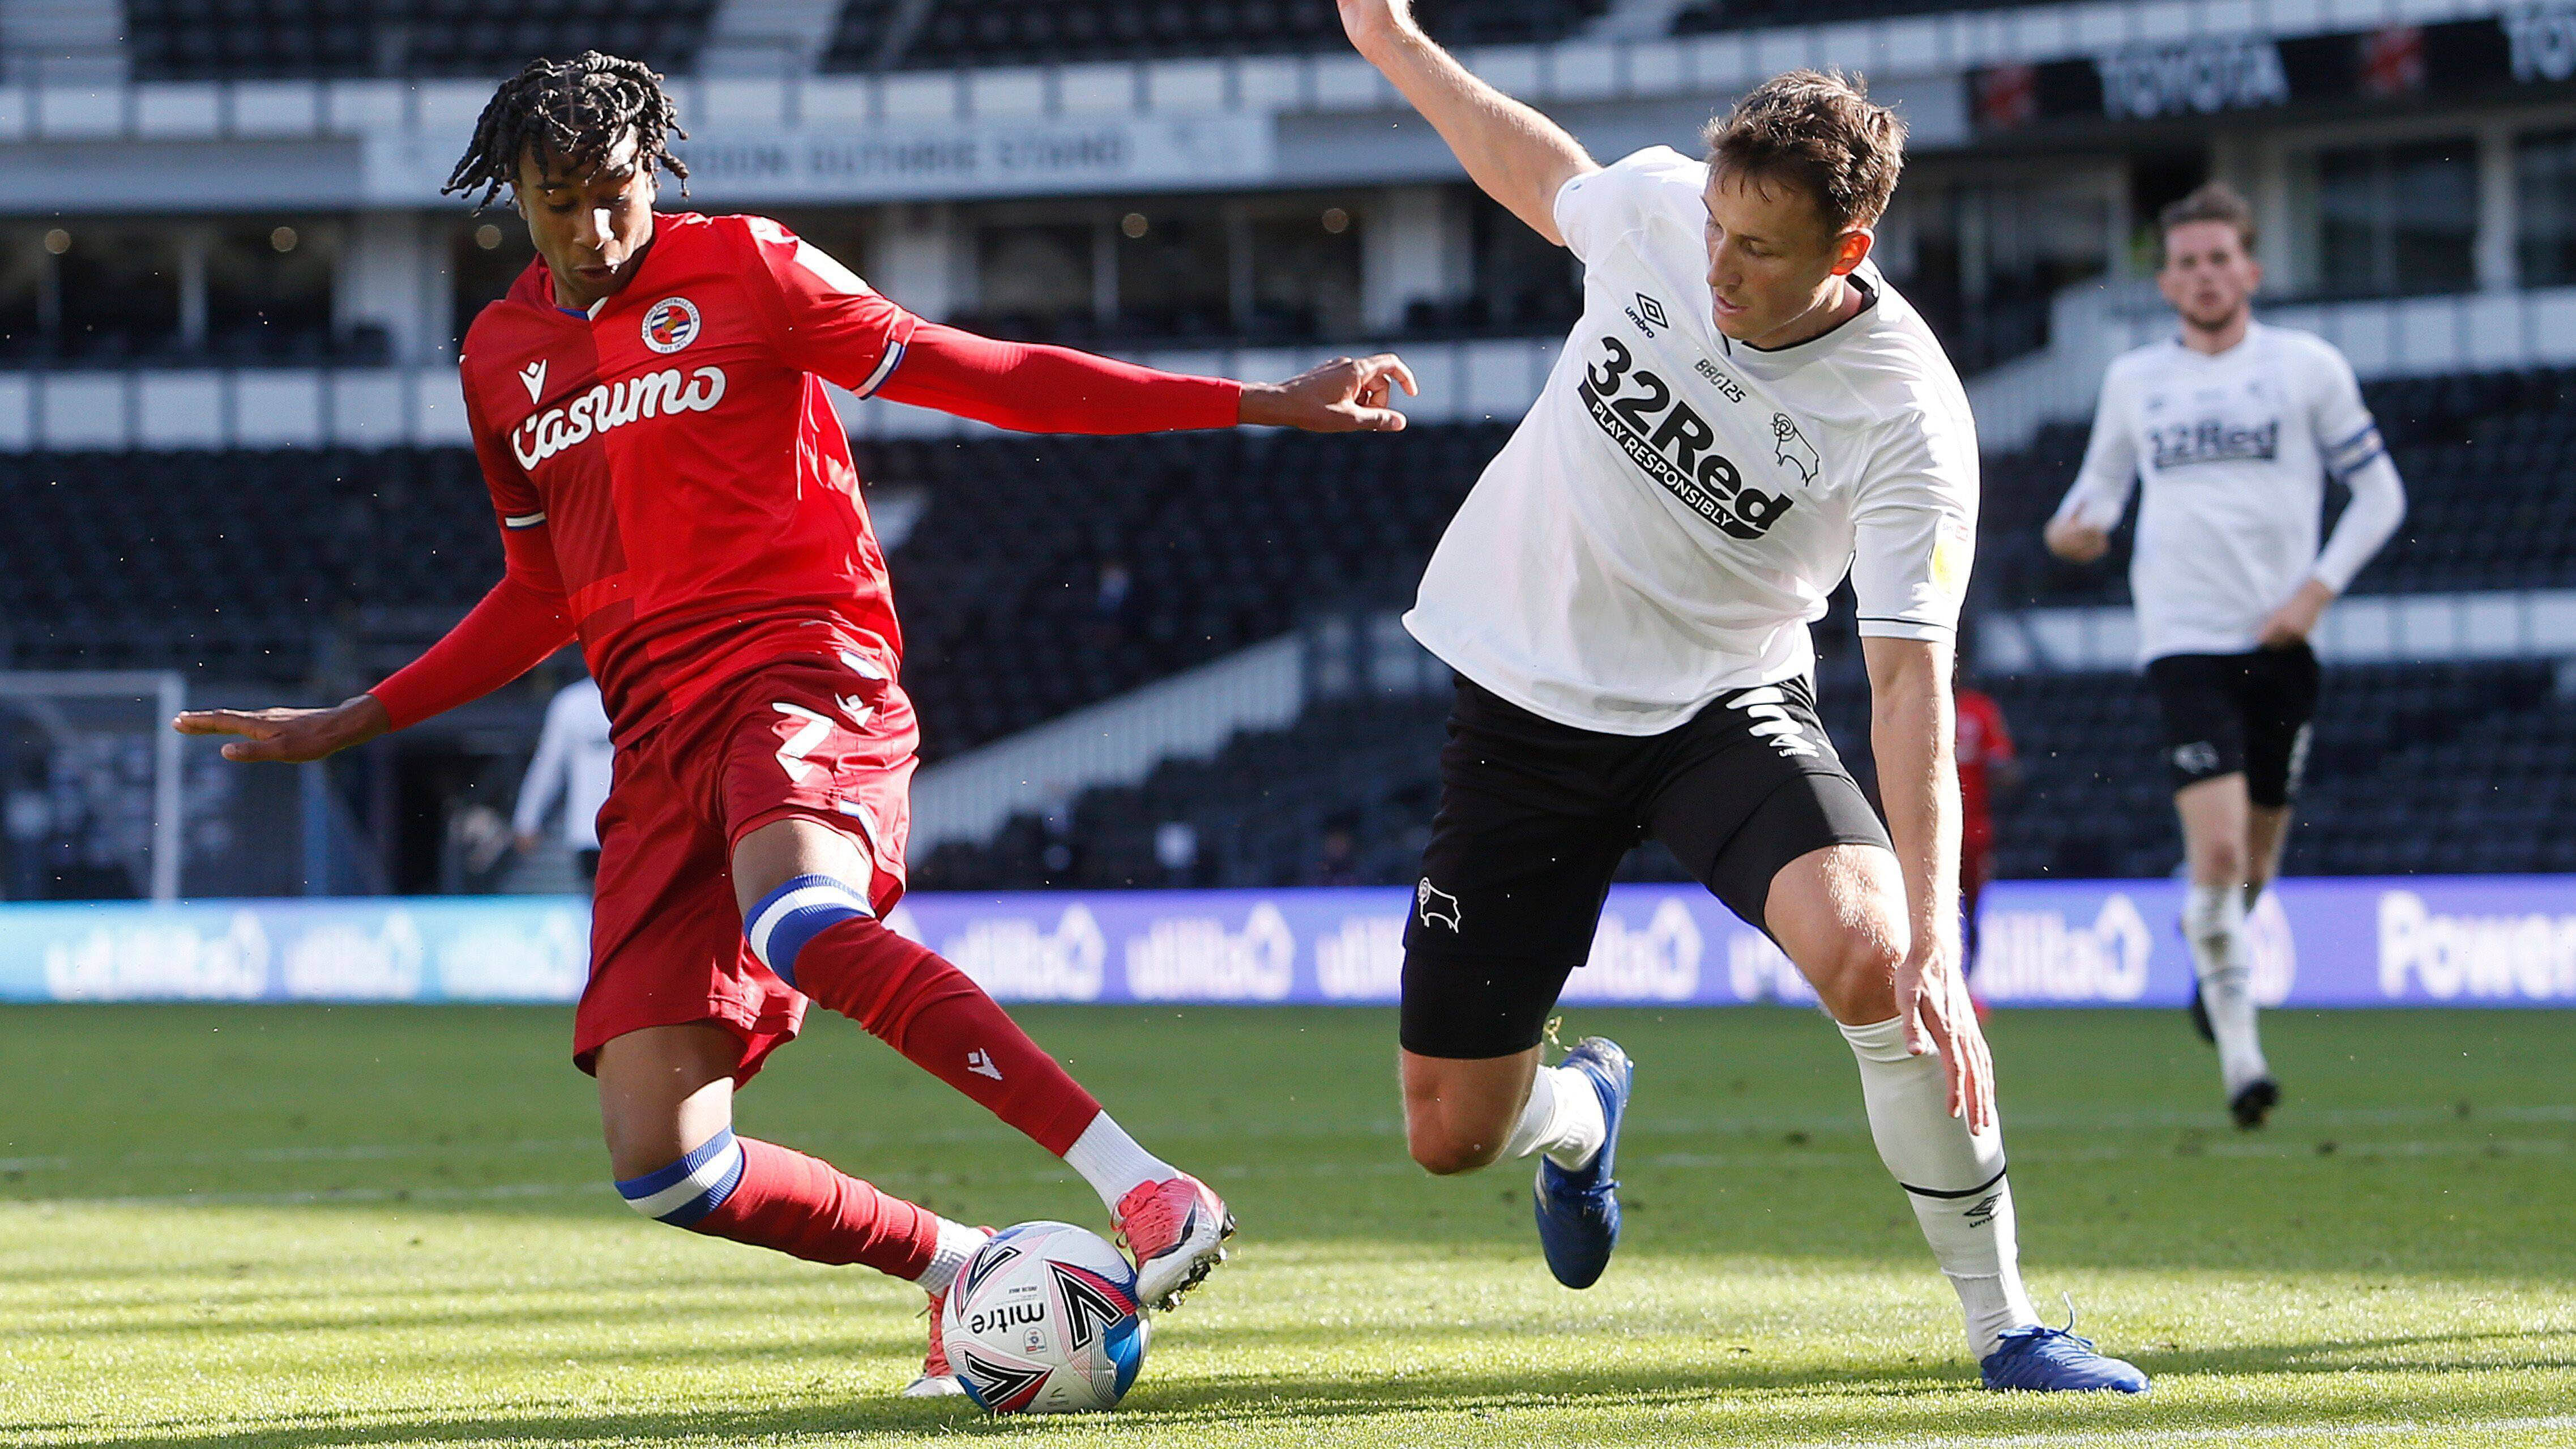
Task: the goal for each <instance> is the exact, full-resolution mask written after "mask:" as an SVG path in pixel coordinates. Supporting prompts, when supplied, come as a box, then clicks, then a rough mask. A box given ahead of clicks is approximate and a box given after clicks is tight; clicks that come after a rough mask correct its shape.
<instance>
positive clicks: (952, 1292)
mask: <svg viewBox="0 0 2576 1449" xmlns="http://www.w3.org/2000/svg"><path fill="white" fill-rule="evenodd" d="M1148 1336H1149V1335H1148V1330H1147V1326H1146V1323H1145V1315H1144V1314H1143V1313H1141V1312H1139V1311H1138V1308H1137V1303H1136V1270H1135V1269H1134V1268H1131V1267H1129V1266H1128V1263H1127V1259H1126V1256H1125V1255H1124V1254H1122V1253H1120V1252H1119V1251H1118V1250H1117V1249H1116V1248H1114V1247H1111V1246H1110V1245H1109V1241H1108V1239H1106V1238H1103V1237H1101V1236H1100V1235H1099V1234H1097V1233H1091V1232H1085V1231H1084V1230H1083V1229H1081V1228H1077V1227H1075V1226H1074V1225H1073V1224H1071V1223H1048V1222H1036V1223H1021V1224H1019V1225H1018V1226H1016V1227H1009V1228H1004V1229H1003V1230H1002V1231H1000V1232H998V1233H995V1234H994V1235H993V1236H992V1237H991V1238H990V1239H988V1240H987V1241H986V1242H985V1244H984V1246H983V1247H981V1248H978V1249H976V1250H975V1256H973V1257H971V1258H968V1259H967V1260H966V1266H965V1267H963V1268H961V1269H959V1270H958V1273H957V1281H956V1283H955V1284H954V1285H952V1286H951V1287H950V1288H949V1290H948V1304H947V1307H946V1308H945V1309H944V1310H942V1313H941V1318H940V1338H941V1340H942V1341H943V1342H944V1343H945V1344H946V1345H947V1348H948V1363H949V1367H950V1368H951V1369H952V1370H953V1371H954V1372H955V1373H956V1375H957V1379H958V1382H960V1383H962V1384H964V1385H965V1386H966V1392H967V1394H968V1396H970V1397H972V1398H973V1399H974V1400H975V1402H976V1403H977V1404H979V1405H981V1406H983V1408H984V1409H986V1410H987V1411H988V1412H991V1413H995V1414H1075V1413H1081V1412H1083V1411H1085V1410H1089V1409H1106V1408H1110V1407H1113V1406H1115V1405H1116V1404H1117V1402H1118V1401H1119V1400H1120V1399H1122V1398H1124V1397H1126V1394H1127V1389H1128V1386H1129V1385H1131V1384H1133V1383H1135V1382H1136V1371H1137V1370H1138V1369H1140V1368H1142V1367H1144V1365H1145V1340H1146V1338H1147V1337H1148Z"/></svg>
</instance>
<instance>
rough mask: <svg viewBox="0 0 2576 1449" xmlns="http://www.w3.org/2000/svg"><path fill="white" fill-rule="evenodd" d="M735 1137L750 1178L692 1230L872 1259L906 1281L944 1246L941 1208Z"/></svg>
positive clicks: (803, 1251) (811, 1255)
mask: <svg viewBox="0 0 2576 1449" xmlns="http://www.w3.org/2000/svg"><path fill="white" fill-rule="evenodd" d="M734 1140H735V1141H736V1142H739V1143H740V1144H741V1145H742V1177H741V1179H740V1180H739V1181H737V1182H736V1183H735V1184H734V1186H733V1190H732V1191H731V1192H729V1193H726V1194H725V1195H724V1196H723V1197H722V1198H721V1199H720V1200H719V1201H717V1202H716V1204H715V1205H714V1206H713V1207H712V1208H710V1209H709V1210H708V1211H707V1213H706V1215H705V1216H703V1217H701V1218H699V1219H698V1220H697V1221H695V1222H693V1223H690V1224H688V1225H687V1226H688V1227H690V1228H691V1229H692V1230H694V1231H697V1232H701V1233H705V1234H708V1235H709V1236H711V1237H718V1238H730V1239H732V1240H733V1241H735V1242H737V1243H749V1244H751V1245H753V1246H754V1247H760V1248H775V1249H777V1250H778V1251H779V1252H782V1253H787V1254H790V1255H792V1256H795V1257H799V1258H805V1259H808V1260H810V1261H812V1262H816V1263H864V1264H866V1265H867V1266H868V1267H871V1268H874V1269H876V1270H877V1271H878V1272H880V1273H886V1274H890V1275H892V1276H893V1277H897V1278H902V1279H906V1280H910V1279H914V1278H919V1277H920V1276H921V1275H922V1274H923V1273H924V1272H925V1271H927V1270H928V1269H929V1267H930V1261H931V1258H932V1257H933V1255H935V1254H936V1253H937V1251H938V1248H939V1216H938V1214H936V1213H933V1212H931V1211H930V1210H929V1209H927V1208H921V1207H915V1206H914V1205H913V1204H911V1203H908V1202H905V1201H904V1200H903V1199H901V1198H899V1197H888V1196H886V1195H885V1194H884V1193H881V1192H879V1191H877V1190H876V1189H875V1188H873V1187H870V1186H869V1185H868V1184H866V1183H864V1182H861V1181H859V1180H858V1179H857V1178H855V1177H851V1176H848V1175H847V1174H845V1173H842V1172H840V1171H838V1170H837V1169H835V1168H834V1167H833V1166H832V1165H831V1164H830V1163H828V1162H824V1161H821V1160H819V1159H817V1158H812V1157H808V1156H806V1155H805V1154H804V1153H802V1152H793V1151H790V1150H788V1149H787V1148H784V1147H779V1146H776V1145H774V1144H771V1143H767V1142H759V1141H755V1140H753V1139H751V1138H749V1137H740V1138H735V1139H734Z"/></svg>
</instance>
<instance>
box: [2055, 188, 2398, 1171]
mask: <svg viewBox="0 0 2576 1449" xmlns="http://www.w3.org/2000/svg"><path fill="white" fill-rule="evenodd" d="M2158 220H2159V225H2160V227H2161V230H2162V231H2163V234H2164V265H2163V268H2162V270H2160V271H2159V272H2158V273H2157V277H2156V281H2157V285H2158V286H2159V287H2160V288H2161V289H2162V290H2163V292H2164V296H2165V300H2166V301H2167V302H2170V303H2172V304H2173V309H2174V312H2175V313H2176V315H2178V316H2179V317H2180V318H2181V320H2182V329H2181V332H2180V334H2179V335H2178V336H2175V337H2172V338H2169V339H2167V340H2165V341H2162V342H2156V343H2151V344H2149V345H2147V346H2145V347H2141V348H2139V349H2137V350H2136V351H2134V352H2130V353H2127V354H2125V355H2124V356H2122V357H2120V358H2119V359H2118V360H2117V361H2115V362H2113V363H2112V364H2111V369H2110V372H2109V373H2108V374H2107V375H2105V376H2104V377H2103V379H2102V402H2101V407H2100V409H2099V411H2097V412H2096V413H2095V414H2094V417H2093V441H2092V444H2091V446H2090V447H2088V448H2087V449H2086V450H2085V454H2084V466H2083V469H2082V471H2081V472H2080V473H2078V474H2077V475H2076V479H2075V486H2074V487H2072V488H2070V489H2068V490H2067V493H2066V500H2065V501H2064V502H2063V503H2061V504H2060V505H2059V506H2058V509H2057V515H2056V517H2054V518H2052V519H2050V520H2049V523H2048V528H2047V540H2048V546H2049V548H2050V549H2051V550H2052V551H2054V552H2055V553H2056V554H2057V555H2058V557H2060V558H2064V559H2068V560H2071V561H2073V562H2076V563H2090V562H2092V561H2093V560H2095V559H2098V558H2100V557H2101V556H2102V554H2103V551H2104V550H2105V549H2107V548H2108V547H2109V546H2110V531H2111V529H2112V527H2113V526H2114V525H2116V524H2118V523H2119V521H2120V515H2121V513H2122V512H2123V511H2124V510H2126V509H2127V507H2128V502H2129V490H2130V489H2131V488H2132V487H2133V486H2135V485H2136V483H2137V481H2138V479H2139V478H2141V477H2143V478H2144V479H2145V480H2146V493H2145V497H2144V499H2143V500H2142V501H2141V502H2140V504H2139V505H2138V535H2137V547H2136V552H2135V556H2134V558H2133V560H2132V562H2131V564H2130V568H2129V585H2130V593H2131V594H2132V595H2133V596H2134V597H2135V599H2136V601H2137V607H2138V657H2139V661H2140V663H2141V664H2142V665H2143V666H2144V667H2145V669H2146V671H2147V678H2148V681H2149V683H2150V684H2152V685H2153V686H2154V688H2155V692H2156V699H2157V703H2158V704H2159V706H2160V707H2161V709H2162V712H2163V715H2164V726H2165V756H2166V761H2167V763H2168V765H2169V766H2170V769H2171V773H2172V776H2173V782H2174V809H2175V811H2176V813H2178V814H2179V815H2180V816H2181V817H2182V834H2183V855H2184V859H2185V863H2186V866H2187V868H2188V869H2189V872H2190V876H2191V884H2190V887H2189V891H2188V894H2187V895H2186V897H2185V900H2184V905H2183V933H2184V935H2185V936H2187V937H2188V938H2189V939H2190V942H2191V953H2192V967H2193V970H2194V972H2195V973H2196V974H2197V975H2198V977H2199V981H2200V992H2199V995H2198V997H2197V998H2196V1000H2195V1002H2194V1007H2193V1010H2194V1016H2195V1019H2196V1020H2198V1021H2199V1022H2200V1023H2201V1029H2202V1030H2203V1031H2204V1032H2205V1033H2207V1034H2208V1035H2209V1036H2210V1038H2211V1040H2213V1041H2215V1042H2216V1043H2217V1045H2218V1062H2219V1075H2220V1080H2221V1082H2222V1083H2223V1085H2224V1087H2225V1090H2226V1094H2227V1103H2228V1109H2229V1110H2230V1111H2231V1112H2232V1113H2233V1114H2234V1115H2235V1118H2236V1122H2237V1125H2239V1126H2241V1127H2257V1126H2260V1125H2262V1123H2263V1120H2264V1118H2265V1117H2266V1116H2268V1115H2269V1114H2270V1113H2271V1110H2272V1108H2273V1106H2274V1104H2275V1103H2277V1102H2278V1101H2279V1100H2280V1096H2281V1089H2280V1087H2279V1085H2278V1084H2277V1083H2276V1082H2274V1080H2273V1078H2272V1071H2271V1068H2270V1066H2269V1065H2268V1064H2266V1063H2265V1061H2264V1060H2263V1047H2262V1040H2261V1037H2260V1034H2259V1033H2258V1031H2257V1030H2256V1026H2255V1003H2254V991H2253V970H2252V967H2251V964H2250V961H2249V958H2248V955H2247V951H2246V943H2245V917H2246V913H2247V912H2248V911H2250V910H2252V909H2253V906H2254V903H2255V902H2256V901H2257V900H2259V899H2261V898H2262V894H2263V889H2264V887H2265V886H2266V885H2268V884H2270V883H2271V880H2272V878H2273V877H2274V876H2275V875H2277V874H2279V873H2280V868H2281V847H2282V844H2283V842H2284V841H2285V840H2286V839H2287V838H2288V836H2289V830H2290V805H2291V802H2292V801H2293V800H2294V799H2295V798H2297V795H2298V789H2299V775H2300V773H2301V770H2302V768H2303V767H2304V766H2305V764H2306V763H2307V751H2308V731H2309V727H2310V721H2311V720H2312V719H2313V718H2314V716H2315V714H2316V704H2317V656H2316V651H2315V650H2314V649H2312V648H2311V647H2309V644H2308V636H2309V635H2310V634H2312V633H2314V632H2315V630H2316V627H2317V621H2318V619H2319V618H2321V617H2322V616H2323V615H2324V613H2325V610H2326V606H2327V605H2328V604H2330V603H2332V602H2334V599H2335V596H2336V595H2338V594H2340V593H2342V592H2343V591H2344V589H2345V588H2346V587H2348V586H2349V585H2350V584H2351V583H2352V577H2353V575H2354V574H2356V573H2359V572H2360V571H2361V567H2362V565H2363V564H2366V563H2368V562H2369V561H2370V556H2371V555H2372V554H2374V553H2376V552H2378V551H2379V546H2380V545H2381V544H2383V543H2385V542H2387V541H2388V536H2389V535H2390V534H2391V533H2393V532H2395V531H2396V528H2397V525H2398V522H2399V521H2400V520H2401V519H2403V518H2404V517H2405V515H2406V491H2405V488H2404V486H2403V485H2402V484H2401V483H2400V482H2399V481H2398V478H2397V468H2396V465H2395V464H2393V463H2391V462H2390V461H2389V459H2388V452H2387V449H2386V448H2384V447H2382V446H2381V444H2380V440H2379V428H2378V426H2377V424H2375V423H2374V422H2372V420H2371V416H2370V410H2369V409H2368V408H2366V407H2364V406H2363V405H2362V401H2361V386H2360V384H2359V383H2358V382H2356V381H2355V380H2354V379H2353V375H2352V365H2351V364H2350V363H2348V362H2346V361H2344V358H2343V354H2342V353H2340V352H2337V351H2335V349H2334V347H2333V346H2332V345H2331V344H2329V343H2327V342H2326V341H2325V340H2324V339H2322V338H2318V337H2313V336H2310V335H2309V334H2307V333H2305V332H2294V331H2290V330H2289V329H2287V328H2280V327H2266V326H2264V325H2262V324H2261V323H2259V322H2256V321H2255V320H2254V315H2253V296H2254V291H2255V289H2256V288H2257V287H2258V286H2260V285H2261V284H2262V280H2263V269H2262V267H2261V266H2260V265H2258V264H2257V263H2256V262H2255V260H2254V255H2253V253H2254V213H2253V209H2252V208H2251V207H2249V206H2248V205H2247V204H2246V203H2245V199H2244V198H2243V197H2241V196H2238V195H2237V194H2236V193H2235V192H2234V191H2233V190H2231V189H2229V188H2228V187H2227V186H2226V185H2225V183H2223V182H2212V183H2210V184H2209V185H2207V186H2203V187H2202V188H2200V189H2199V190H2198V191H2195V192H2193V193H2192V194H2191V195H2189V196H2187V197H2184V198H2183V199H2182V200H2180V201H2178V202H2175V203H2174V204H2173V205H2171V206H2169V207H2167V208H2165V211H2164V214H2163V215H2162V216H2161V217H2160V218H2159V219H2158ZM2328 474H2332V475H2333V476H2334V477H2335V478H2337V479H2338V480H2340V481H2341V482H2342V483H2343V484H2344V485H2345V486H2346V487H2348V488H2350V489H2351V490H2352V503H2351V505H2350V506H2349V507H2347V508H2346V509H2345V510H2344V514H2343V517H2342V518H2341V519H2340V520H2338V521H2337V522H2336V524H2335V529H2334V535H2333V536H2332V537H2331V538H2329V539H2327V540H2326V543H2325V547H2324V548H2323V549H2322V550H2321V549H2319V548H2318V546H2317V535H2318V533H2319V531H2320V530H2321V527H2322V518H2321V515H2322V513H2323V511H2324V507H2325V480H2326V476H2327V475H2328Z"/></svg>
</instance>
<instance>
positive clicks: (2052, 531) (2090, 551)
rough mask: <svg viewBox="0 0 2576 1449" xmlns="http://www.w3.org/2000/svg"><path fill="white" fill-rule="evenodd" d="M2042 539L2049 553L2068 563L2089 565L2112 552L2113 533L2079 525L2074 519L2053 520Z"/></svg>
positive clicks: (2049, 522) (2087, 525) (2043, 532)
mask: <svg viewBox="0 0 2576 1449" xmlns="http://www.w3.org/2000/svg"><path fill="white" fill-rule="evenodd" d="M2040 537H2041V538H2042V539H2043V540H2044V541H2046V543H2047V544H2048V551H2049V552H2050V553H2053V554H2055V555H2057V556H2058V557H2059V558H2062V559H2064V560H2066V561H2067V562H2068V563H2077V564H2089V563H2091V562H2092V561H2093V560H2095V559H2097V558H2100V557H2101V556H2102V555H2104V554H2106V553H2108V552H2110V551H2111V531H2110V530H2109V529H2107V528H2095V527H2094V526H2093V525H2091V524H2089V523H2078V522H2076V521H2075V520H2074V519H2072V518H2052V519H2050V520H2049V521H2048V527H2047V528H2046V529H2044V530H2042V531H2041V533H2040Z"/></svg>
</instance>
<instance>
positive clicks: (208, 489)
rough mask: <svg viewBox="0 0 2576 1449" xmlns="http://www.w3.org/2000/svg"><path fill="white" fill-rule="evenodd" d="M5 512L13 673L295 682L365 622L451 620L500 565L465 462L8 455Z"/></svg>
mask: <svg viewBox="0 0 2576 1449" xmlns="http://www.w3.org/2000/svg"><path fill="white" fill-rule="evenodd" d="M0 514H5V516H6V517H8V518H9V520H10V527H9V528H8V529H7V530H5V531H0V619H6V620H7V621H9V622H8V625H7V633H8V646H9V647H8V662H9V664H10V666H11V667H14V668H20V669H120V668H154V669H161V668H176V669H184V670H187V671H189V672H190V673H191V674H192V675H194V676H196V677H199V678H208V679H219V680H230V681H254V680H261V681H272V682H277V683H289V682H297V681H302V680H305V679H307V678H309V677H311V676H312V675H313V674H314V672H315V665H316V660H315V650H316V647H317V642H318V641H319V640H320V639H321V638H322V637H323V635H324V634H325V633H326V632H327V631H329V630H330V629H332V628H335V627H338V626H340V625H342V624H344V623H345V622H346V621H347V620H348V619H349V618H350V617H352V616H353V615H355V614H356V613H357V612H359V611H361V610H363V609H368V608H375V609H387V608H393V609H401V608H412V607H426V608H430V609H433V610H439V611H444V612H446V613H447V615H448V617H451V618H452V617H453V616H454V613H455V612H461V611H462V609H463V608H464V607H465V606H466V605H468V604H470V603H471V602H472V601H473V600H474V599H476V598H478V597H480V596H481V594H482V592H483V591H484V590H485V589H486V588H489V587H490V586H491V583H492V580H494V579H495V578H498V577H499V571H500V566H501V548H500V543H499V540H498V539H497V538H496V537H495V536H494V534H493V530H492V517H491V506H490V503H489V502H488V499H487V496H486V494H485V491H484V487H483V481H482V477H481V475H480V474H479V473H478V472H477V471H476V469H475V466H474V457H473V454H472V453H471V452H468V451H466V450H464V449H446V448H438V449H388V450H385V451H381V452H367V453H358V452H350V451H327V452H326V451H316V450H289V451H278V452H235V453H215V452H176V453H27V454H14V455H0Z"/></svg>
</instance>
